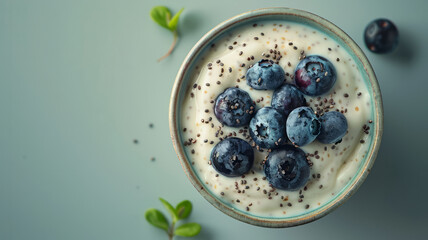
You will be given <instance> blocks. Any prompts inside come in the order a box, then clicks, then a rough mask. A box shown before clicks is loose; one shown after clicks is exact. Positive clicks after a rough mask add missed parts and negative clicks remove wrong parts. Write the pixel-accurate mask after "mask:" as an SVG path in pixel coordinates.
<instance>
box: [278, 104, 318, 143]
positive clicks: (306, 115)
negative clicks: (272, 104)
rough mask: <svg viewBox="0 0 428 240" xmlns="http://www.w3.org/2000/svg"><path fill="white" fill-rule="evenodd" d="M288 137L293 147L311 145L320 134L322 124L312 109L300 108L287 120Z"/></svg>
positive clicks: (292, 112)
mask: <svg viewBox="0 0 428 240" xmlns="http://www.w3.org/2000/svg"><path fill="white" fill-rule="evenodd" d="M286 124H287V129H286V130H287V136H288V139H290V141H291V142H292V143H293V145H297V146H304V145H306V144H309V143H311V142H312V141H314V140H315V138H316V137H317V136H318V134H319V133H320V122H319V120H318V118H317V116H316V115H315V113H314V111H312V108H310V107H298V108H296V109H294V110H293V111H291V113H290V115H288V118H287V123H286Z"/></svg>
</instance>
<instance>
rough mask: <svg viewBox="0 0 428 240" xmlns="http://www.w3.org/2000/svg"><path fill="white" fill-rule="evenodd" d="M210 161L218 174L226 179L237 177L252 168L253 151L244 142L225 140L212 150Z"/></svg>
mask: <svg viewBox="0 0 428 240" xmlns="http://www.w3.org/2000/svg"><path fill="white" fill-rule="evenodd" d="M210 159H211V163H212V166H213V167H214V169H215V170H216V171H217V172H218V173H220V174H222V175H224V176H226V177H237V176H241V175H242V174H245V173H247V172H248V171H250V169H251V168H252V167H253V163H254V150H253V148H252V147H251V145H250V144H249V143H248V142H246V141H245V140H242V139H240V138H235V137H232V138H226V139H224V140H223V141H221V142H219V143H218V144H217V145H216V146H215V147H214V148H213V150H212V151H211V157H210Z"/></svg>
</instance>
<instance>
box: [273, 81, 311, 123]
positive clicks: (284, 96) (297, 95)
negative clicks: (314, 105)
mask: <svg viewBox="0 0 428 240" xmlns="http://www.w3.org/2000/svg"><path fill="white" fill-rule="evenodd" d="M302 106H306V99H305V97H304V96H303V93H302V92H301V91H300V90H299V89H297V88H296V86H294V85H291V84H284V85H282V86H281V87H280V88H278V89H276V90H275V92H274V93H273V96H272V107H274V108H275V109H276V110H278V111H280V112H282V113H283V114H284V117H287V116H288V114H290V112H291V111H293V110H294V109H295V108H298V107H302Z"/></svg>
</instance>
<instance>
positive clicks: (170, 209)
mask: <svg viewBox="0 0 428 240" xmlns="http://www.w3.org/2000/svg"><path fill="white" fill-rule="evenodd" d="M159 200H160V201H161V202H162V204H163V206H164V207H165V208H166V210H168V212H169V214H171V217H172V222H174V223H175V222H177V219H178V217H177V213H176V212H175V208H174V207H173V206H172V205H171V204H170V203H169V202H168V201H166V200H165V199H163V198H159Z"/></svg>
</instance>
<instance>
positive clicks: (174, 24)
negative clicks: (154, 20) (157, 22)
mask: <svg viewBox="0 0 428 240" xmlns="http://www.w3.org/2000/svg"><path fill="white" fill-rule="evenodd" d="M183 10H184V8H182V9H180V11H178V13H176V14H175V15H174V17H173V18H172V19H171V21H169V23H168V28H169V29H170V30H171V31H175V30H176V29H177V24H178V19H179V18H180V15H181V13H182V12H183Z"/></svg>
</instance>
